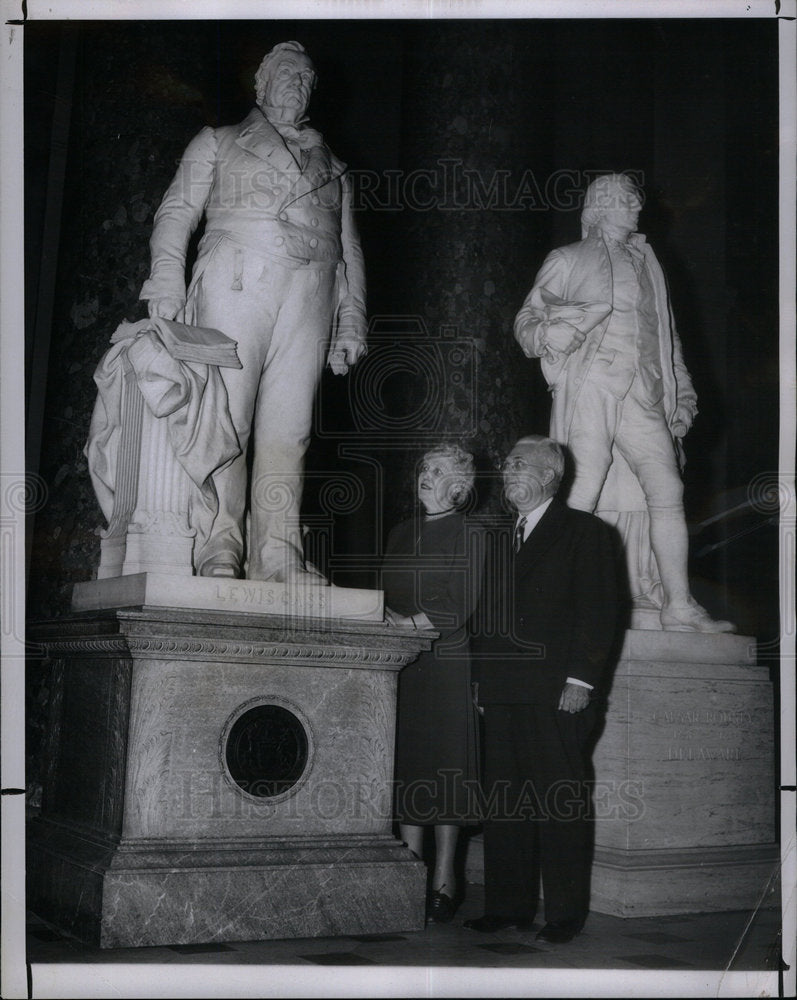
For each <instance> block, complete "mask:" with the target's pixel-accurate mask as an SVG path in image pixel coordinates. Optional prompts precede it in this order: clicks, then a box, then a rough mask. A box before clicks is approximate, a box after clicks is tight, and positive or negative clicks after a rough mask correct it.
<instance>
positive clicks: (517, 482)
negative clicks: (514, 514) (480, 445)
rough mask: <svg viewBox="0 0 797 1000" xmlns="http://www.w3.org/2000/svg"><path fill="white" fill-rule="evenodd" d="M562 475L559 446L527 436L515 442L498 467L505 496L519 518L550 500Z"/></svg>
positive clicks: (563, 462) (534, 436)
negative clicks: (518, 513) (517, 512)
mask: <svg viewBox="0 0 797 1000" xmlns="http://www.w3.org/2000/svg"><path fill="white" fill-rule="evenodd" d="M564 473H565V454H564V451H563V449H562V446H561V445H560V444H559V443H558V442H557V441H554V440H553V439H552V438H549V437H542V436H541V435H539V434H529V435H527V436H526V437H522V438H520V440H518V441H516V442H515V445H514V447H513V448H512V450H511V451H510V452H509V454H508V455H507V456H506V458H505V459H504V461H503V463H502V464H501V476H502V478H503V481H504V496H505V497H506V498H507V500H508V501H509V502H510V503H511V504H512V506H513V507H515V508H516V509H517V510H518V511H519V512H520V513H521V514H528V513H530V512H531V511H532V510H535V509H536V508H537V507H539V506H540V504H541V503H544V502H545V501H546V500H547V499H548V498H549V497H552V496H553V495H554V494H555V493H556V491H557V490H558V489H559V485H560V483H561V482H562V478H563V477H564Z"/></svg>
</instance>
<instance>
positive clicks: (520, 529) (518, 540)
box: [515, 517, 526, 552]
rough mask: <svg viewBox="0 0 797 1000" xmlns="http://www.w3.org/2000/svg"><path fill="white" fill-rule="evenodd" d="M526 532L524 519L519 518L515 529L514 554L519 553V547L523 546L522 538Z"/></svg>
mask: <svg viewBox="0 0 797 1000" xmlns="http://www.w3.org/2000/svg"><path fill="white" fill-rule="evenodd" d="M525 531H526V518H525V517H521V519H520V520H519V521H518V523H517V527H516V528H515V552H520V546H521V545H522V544H523V536H524V534H525Z"/></svg>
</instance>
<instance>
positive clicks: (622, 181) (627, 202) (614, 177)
mask: <svg viewBox="0 0 797 1000" xmlns="http://www.w3.org/2000/svg"><path fill="white" fill-rule="evenodd" d="M641 208H642V198H641V197H640V194H639V189H638V188H637V186H636V184H635V183H634V182H633V181H632V180H631V178H630V177H629V176H628V175H627V174H604V175H603V176H602V177H596V179H595V180H594V181H593V182H592V183H591V184H590V186H589V187H588V188H587V191H586V194H585V195H584V207H583V209H582V211H581V230H582V233H584V234H585V235H586V233H587V232H589V229H590V227H591V226H601V227H603V226H604V225H606V226H609V227H613V228H615V229H617V230H620V231H625V232H626V233H630V232H633V231H634V230H635V229H636V224H637V219H638V218H639V212H640V210H641Z"/></svg>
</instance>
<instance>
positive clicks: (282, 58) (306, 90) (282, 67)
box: [255, 42, 316, 121]
mask: <svg viewBox="0 0 797 1000" xmlns="http://www.w3.org/2000/svg"><path fill="white" fill-rule="evenodd" d="M315 84H316V72H315V67H314V66H313V63H312V60H311V59H310V56H308V55H307V52H306V51H305V48H304V46H303V45H301V44H300V43H299V42H280V43H279V44H278V45H275V46H274V48H273V49H272V50H271V51H270V52H269V53H268V54H267V55H266V56H265V57H264V59H263V61H262V62H261V63H260V66H259V67H258V70H257V72H256V73H255V95H256V99H257V104H258V107H260V108H264V109H265V108H276V109H277V110H279V111H282V112H283V114H282V115H281V116H280V117H281V118H284V119H285V120H287V121H297V120H298V119H300V118H302V117H303V116H304V113H305V111H307V106H308V104H309V103H310V95H311V94H312V93H313V89H314V88H315Z"/></svg>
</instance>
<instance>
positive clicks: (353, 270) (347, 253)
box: [140, 108, 366, 337]
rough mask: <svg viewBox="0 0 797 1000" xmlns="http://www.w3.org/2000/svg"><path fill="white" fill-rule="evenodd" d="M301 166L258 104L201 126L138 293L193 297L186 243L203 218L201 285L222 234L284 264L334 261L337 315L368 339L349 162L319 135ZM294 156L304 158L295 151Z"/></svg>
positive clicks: (159, 218)
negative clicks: (234, 120) (232, 121)
mask: <svg viewBox="0 0 797 1000" xmlns="http://www.w3.org/2000/svg"><path fill="white" fill-rule="evenodd" d="M314 135H316V136H317V137H318V139H319V142H317V143H315V144H314V145H312V146H311V147H310V148H308V150H307V151H306V156H307V163H306V164H305V166H304V169H301V168H300V166H299V164H298V163H297V161H296V159H295V157H294V155H293V154H292V152H291V150H290V148H289V146H288V144H287V143H286V142H285V140H284V139H283V137H282V136H281V135H280V133H279V132H278V131H277V130H276V129H275V128H274V126H273V125H271V124H270V123H269V121H268V120H267V119H266V118H265V116H264V115H263V113H262V112H261V111H260V110H259V109H258V108H253V109H252V111H251V112H250V113H249V114H248V115H247V117H246V118H245V119H244V120H243V121H242V122H240V123H239V124H237V125H226V126H222V127H220V128H215V129H214V128H209V127H206V128H203V129H202V130H201V131H200V132H199V133H198V134H197V135H196V136H195V137H194V138H193V139H192V140H191V142H190V143H189V144H188V146H187V148H186V150H185V153H184V154H183V157H182V159H181V161H180V164H179V166H178V168H177V172H176V173H175V175H174V178H173V180H172V182H171V184H170V185H169V188H168V189H167V191H166V193H165V195H164V196H163V200H162V202H161V205H160V207H159V208H158V211H157V212H156V214H155V219H154V224H153V230H152V236H151V239H150V251H151V256H152V269H151V272H150V276H149V278H148V280H147V281H146V282H145V283H144V286H143V288H142V290H141V294H140V298H142V299H156V298H165V297H170V298H177V299H180V300H182V301H185V299H186V287H185V257H186V249H187V246H188V241H189V238H190V236H191V234H192V233H193V232H194V230H195V229H196V228H197V226H198V224H199V222H200V220H201V218H202V216H203V215H204V216H205V218H206V224H205V235H204V237H203V239H202V242H201V244H200V247H199V257H198V259H197V262H196V265H195V267H194V273H193V279H194V281H196V279H197V277H198V276H199V274H200V273H201V271H202V269H203V267H204V264H205V263H206V261H207V260H208V259H209V257H210V255H211V254H212V253H213V250H214V249H215V247H216V246H217V245H218V242H219V240H220V239H225V238H226V239H232V240H233V241H234V242H235V243H236V244H238V245H241V246H243V247H245V248H248V249H250V250H253V251H254V252H256V253H261V254H265V255H268V256H273V257H277V258H282V259H283V260H285V261H286V262H287V263H288V265H289V266H293V267H296V266H302V265H307V264H329V265H332V266H335V265H337V303H336V305H337V310H336V311H337V318H338V325H339V327H344V326H345V327H347V328H348V329H347V332H348V333H349V334H351V335H357V334H359V335H361V336H362V337H364V336H365V326H366V315H365V270H364V265H363V255H362V249H361V246H360V241H359V237H358V236H357V230H356V226H355V223H354V216H353V210H352V204H351V186H350V180H349V178H348V174H347V173H346V165H345V164H344V163H342V162H341V161H340V160H338V159H337V157H335V156H334V154H333V153H332V152H331V151H330V149H329V147H328V146H326V145H325V144H324V143H323V142H321V141H320V136H318V134H317V133H314ZM297 155H301V154H299V153H298V152H297Z"/></svg>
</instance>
